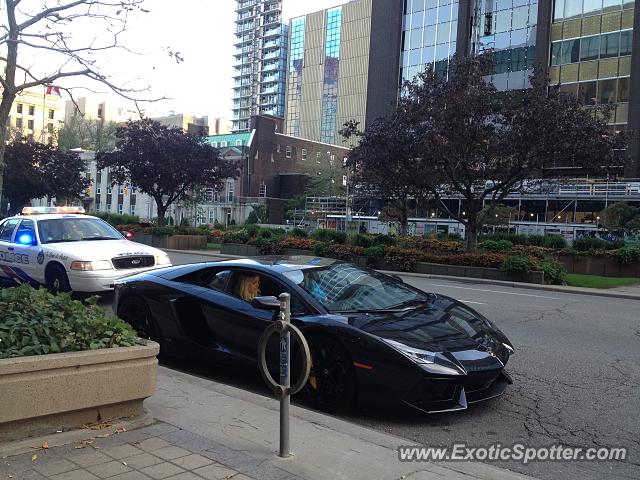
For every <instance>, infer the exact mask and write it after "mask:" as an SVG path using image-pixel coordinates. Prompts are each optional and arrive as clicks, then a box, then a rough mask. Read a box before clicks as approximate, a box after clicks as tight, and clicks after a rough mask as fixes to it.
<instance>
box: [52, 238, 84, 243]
mask: <svg viewBox="0 0 640 480" xmlns="http://www.w3.org/2000/svg"><path fill="white" fill-rule="evenodd" d="M79 241H80V240H68V239H67V240H64V239H60V240H49V241H47V242H43V243H67V242H79Z"/></svg>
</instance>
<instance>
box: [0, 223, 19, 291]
mask: <svg viewBox="0 0 640 480" xmlns="http://www.w3.org/2000/svg"><path fill="white" fill-rule="evenodd" d="M21 220H22V219H21V218H10V219H8V220H5V221H4V222H3V223H2V224H1V225H0V276H2V278H3V279H5V280H6V279H8V280H11V281H13V282H15V283H23V282H24V279H22V278H21V277H20V275H19V274H18V273H16V271H15V268H16V262H15V244H14V243H13V234H14V232H15V230H16V227H17V226H18V224H20V221H21Z"/></svg>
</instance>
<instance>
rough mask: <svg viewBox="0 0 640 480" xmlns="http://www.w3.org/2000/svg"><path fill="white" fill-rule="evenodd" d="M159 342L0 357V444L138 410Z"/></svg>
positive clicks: (151, 381) (151, 380)
mask: <svg viewBox="0 0 640 480" xmlns="http://www.w3.org/2000/svg"><path fill="white" fill-rule="evenodd" d="M159 350H160V346H159V345H158V344H157V343H155V342H151V341H149V342H148V343H147V344H146V345H140V346H134V347H122V348H105V349H101V350H89V351H83V352H70V353H56V354H49V355H36V356H30V357H19V358H8V359H3V360H0V405H1V408H0V442H3V441H10V440H16V439H19V438H26V437H29V436H33V435H40V434H45V433H51V432H55V431H58V430H68V429H74V428H78V427H79V426H81V425H84V424H88V423H94V422H98V421H107V420H111V419H117V418H124V417H130V416H132V415H139V414H140V413H142V402H143V401H144V399H145V398H148V397H150V396H151V395H153V393H154V392H155V389H156V374H157V366H158V360H157V359H156V355H157V354H158V352H159Z"/></svg>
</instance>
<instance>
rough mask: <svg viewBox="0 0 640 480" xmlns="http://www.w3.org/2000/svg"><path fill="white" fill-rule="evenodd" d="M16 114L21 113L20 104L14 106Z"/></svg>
mask: <svg viewBox="0 0 640 480" xmlns="http://www.w3.org/2000/svg"><path fill="white" fill-rule="evenodd" d="M16 113H22V104H21V103H18V104H17V105H16Z"/></svg>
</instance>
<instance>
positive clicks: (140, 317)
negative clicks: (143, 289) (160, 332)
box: [118, 297, 156, 340]
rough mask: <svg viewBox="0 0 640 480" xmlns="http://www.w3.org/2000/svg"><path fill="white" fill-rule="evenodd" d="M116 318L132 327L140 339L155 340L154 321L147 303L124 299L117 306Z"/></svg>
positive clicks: (129, 298) (130, 298)
mask: <svg viewBox="0 0 640 480" xmlns="http://www.w3.org/2000/svg"><path fill="white" fill-rule="evenodd" d="M118 316H119V317H120V318H121V319H122V320H124V321H125V322H127V323H128V324H129V325H131V326H132V327H133V329H134V330H135V331H136V332H137V333H138V336H139V337H140V338H149V339H151V340H154V339H155V338H156V329H155V324H154V320H153V318H152V317H151V311H150V310H149V306H148V305H147V302H145V301H144V300H143V299H142V298H139V297H126V298H125V299H124V300H122V302H121V303H120V305H119V306H118Z"/></svg>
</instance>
